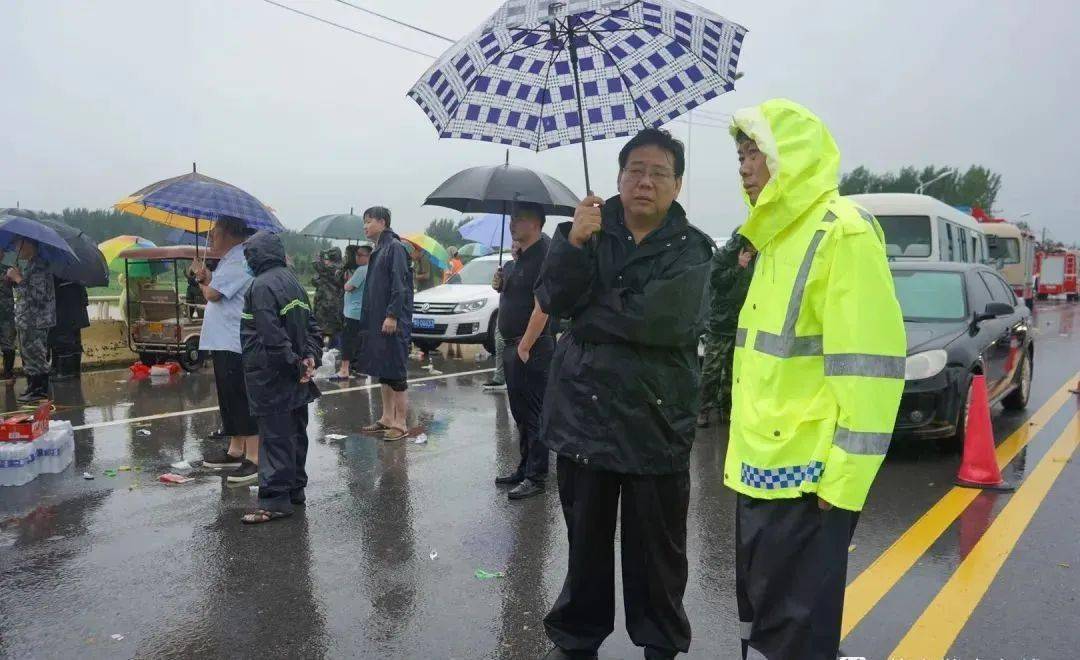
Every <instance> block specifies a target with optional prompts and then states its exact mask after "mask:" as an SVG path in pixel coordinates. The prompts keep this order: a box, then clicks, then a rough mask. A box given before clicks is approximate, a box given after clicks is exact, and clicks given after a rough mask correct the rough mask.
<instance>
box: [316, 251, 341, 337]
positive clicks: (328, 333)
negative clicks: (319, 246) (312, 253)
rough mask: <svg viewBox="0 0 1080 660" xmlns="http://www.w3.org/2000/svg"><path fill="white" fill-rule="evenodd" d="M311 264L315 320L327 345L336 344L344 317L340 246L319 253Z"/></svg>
mask: <svg viewBox="0 0 1080 660" xmlns="http://www.w3.org/2000/svg"><path fill="white" fill-rule="evenodd" d="M311 265H312V266H313V267H314V268H315V277H314V278H312V280H311V283H312V284H314V285H315V320H316V321H318V323H319V327H320V328H321V329H322V333H323V336H324V337H327V338H328V339H329V340H330V341H329V347H330V348H334V347H336V346H337V341H338V337H339V336H340V334H341V328H342V326H343V325H344V323H345V319H344V307H343V305H344V302H343V301H344V296H345V288H344V282H343V281H342V279H341V248H337V247H332V248H330V249H329V250H326V251H325V252H323V253H322V254H320V255H319V259H318V260H317V261H313V262H312V263H311Z"/></svg>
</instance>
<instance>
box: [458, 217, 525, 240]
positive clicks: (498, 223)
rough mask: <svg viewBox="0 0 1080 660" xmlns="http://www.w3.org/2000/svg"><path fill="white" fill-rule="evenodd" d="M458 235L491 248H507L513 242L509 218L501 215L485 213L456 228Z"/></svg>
mask: <svg viewBox="0 0 1080 660" xmlns="http://www.w3.org/2000/svg"><path fill="white" fill-rule="evenodd" d="M458 233H459V234H461V236H462V238H465V239H467V240H470V241H476V243H480V244H481V245H485V246H488V247H493V248H509V247H510V244H511V243H512V242H513V238H511V236H510V216H509V215H502V214H501V213H487V214H484V215H482V216H480V217H477V218H473V219H472V220H469V221H468V222H466V223H465V224H463V225H461V226H460V227H458Z"/></svg>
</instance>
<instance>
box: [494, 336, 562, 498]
mask: <svg viewBox="0 0 1080 660" xmlns="http://www.w3.org/2000/svg"><path fill="white" fill-rule="evenodd" d="M517 349H518V343H517V342H516V341H514V342H512V343H511V342H509V341H508V342H507V343H506V347H505V348H504V349H503V370H504V372H505V374H506V395H507V397H508V398H509V399H510V414H511V415H513V416H514V423H515V424H517V428H518V442H519V446H520V450H521V461H520V462H519V463H518V467H517V470H516V473H517V474H518V475H519V476H522V477H526V478H528V479H532V480H533V481H544V480H545V479H547V473H548V448H547V446H546V445H544V443H543V442H541V441H540V416H541V414H542V413H543V410H544V390H546V389H547V380H548V372H549V371H550V370H551V356H552V354H553V353H554V352H555V340H554V339H552V338H551V337H550V336H543V337H540V338H539V339H537V340H536V343H535V344H533V347H532V350H531V351H529V361H528V362H522V361H521V358H519V357H518V354H517Z"/></svg>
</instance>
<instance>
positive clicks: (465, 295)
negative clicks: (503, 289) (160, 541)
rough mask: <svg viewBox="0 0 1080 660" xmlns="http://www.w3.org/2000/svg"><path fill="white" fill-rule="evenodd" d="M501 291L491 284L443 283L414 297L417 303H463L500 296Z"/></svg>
mask: <svg viewBox="0 0 1080 660" xmlns="http://www.w3.org/2000/svg"><path fill="white" fill-rule="evenodd" d="M498 296H499V293H498V292H497V291H496V290H495V289H492V288H491V285H489V284H442V285H439V286H437V287H434V288H432V289H428V290H427V291H421V292H419V293H417V294H416V296H415V297H414V298H413V301H414V302H415V303H462V302H467V301H470V300H481V299H490V298H498Z"/></svg>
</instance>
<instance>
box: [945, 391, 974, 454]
mask: <svg viewBox="0 0 1080 660" xmlns="http://www.w3.org/2000/svg"><path fill="white" fill-rule="evenodd" d="M975 375H976V374H971V377H969V379H968V387H967V393H966V394H964V401H963V403H962V405H961V406H960V418H959V419H957V420H956V433H954V434H953V435H952V436H950V437H948V438H942V439H940V440H938V447H940V448H941V450H942V451H945V452H948V453H956V452H959V451H962V450H963V448H964V436H965V435H966V434H967V420H968V415H970V414H971V388H972V386H973V384H974V380H975V379H974V376H975Z"/></svg>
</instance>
